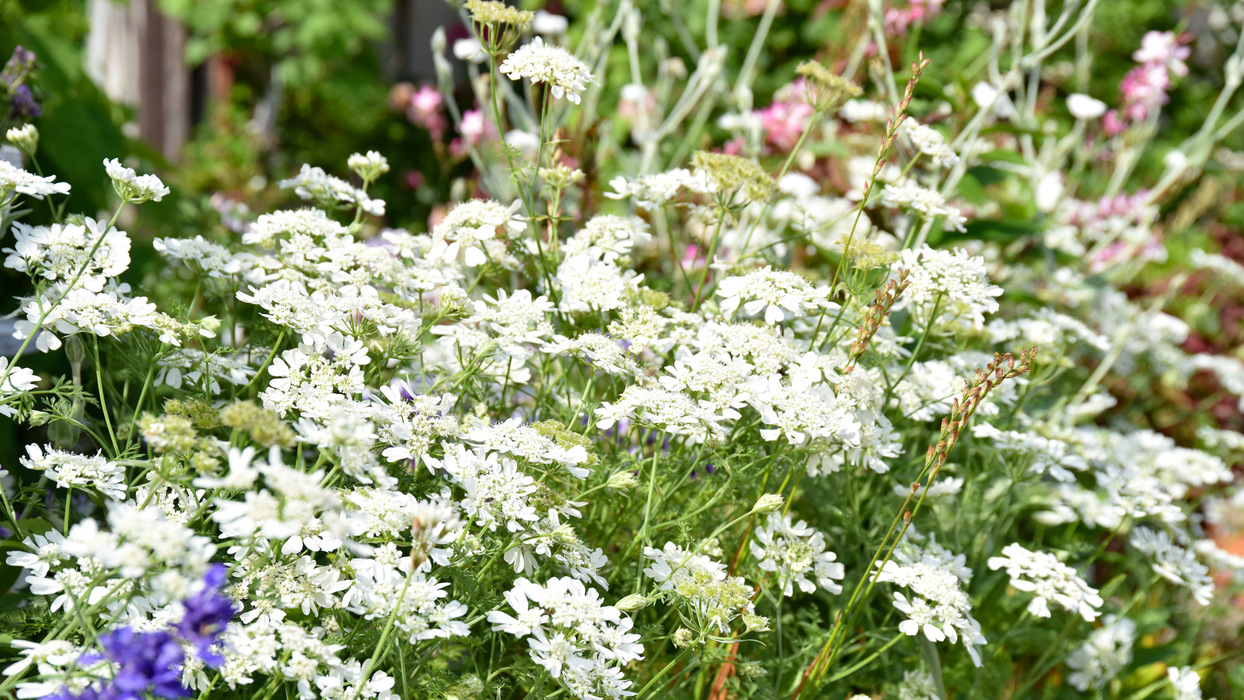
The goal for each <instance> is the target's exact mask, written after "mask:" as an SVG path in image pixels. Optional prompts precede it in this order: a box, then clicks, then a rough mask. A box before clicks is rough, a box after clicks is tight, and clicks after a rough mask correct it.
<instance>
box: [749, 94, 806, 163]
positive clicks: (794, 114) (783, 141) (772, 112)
mask: <svg viewBox="0 0 1244 700" xmlns="http://www.w3.org/2000/svg"><path fill="white" fill-rule="evenodd" d="M814 111H815V110H813V109H812V105H810V104H808V103H807V102H804V101H803V100H802V99H797V98H792V99H788V100H779V101H774V102H773V104H771V105H769V106H768V107H765V108H764V109H762V110H759V111H758V112H756V114H758V115H760V124H761V128H763V129H764V131H765V140H767V141H768V142H769V143H771V144H772V145H773V146H774V147H775V148H777V149H778V150H779V151H789V150H791V149H792V148H794V147H795V144H796V143H797V142H798V141H799V137H800V136H801V135H802V134H803V130H804V129H806V128H807V126H808V120H809V119H811V118H812V113H813V112H814Z"/></svg>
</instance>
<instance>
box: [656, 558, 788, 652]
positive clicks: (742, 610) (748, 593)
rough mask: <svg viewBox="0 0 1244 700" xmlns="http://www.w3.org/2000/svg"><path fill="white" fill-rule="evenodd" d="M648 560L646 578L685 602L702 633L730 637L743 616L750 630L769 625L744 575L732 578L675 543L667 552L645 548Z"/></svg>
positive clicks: (718, 564)
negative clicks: (732, 625) (713, 633)
mask: <svg viewBox="0 0 1244 700" xmlns="http://www.w3.org/2000/svg"><path fill="white" fill-rule="evenodd" d="M644 557H645V558H647V559H651V560H652V566H651V567H649V568H647V569H644V575H645V576H648V577H649V578H651V579H652V580H654V581H656V582H657V583H659V584H660V587H659V589H660V590H662V591H668V592H669V595H671V596H672V597H674V598H675V599H676V600H680V601H682V602H685V603H686V604H687V605H688V607H689V609H690V612H691V613H692V615H693V617H694V619H695V620H696V621H697V622H698V623H699V626H700V630H701V631H702V632H708V631H709V630H716V632H717V633H718V634H729V633H730V623H731V622H732V621H733V620H734V619H735V618H737V617H740V616H741V617H743V619H744V620H745V621H747V622H746V624H747V626H748V627H749V628H763V627H765V626H766V625H767V622H768V621H767V620H765V619H764V618H759V617H757V616H756V607H755V605H754V604H753V602H752V588H751V586H749V585H747V582H746V581H744V580H743V578H742V577H741V576H728V575H727V574H726V567H725V565H723V564H721V563H720V562H717V561H714V560H713V559H711V558H709V557H707V556H705V555H702V554H692V553H691V552H688V551H686V550H684V549H683V548H681V547H679V546H678V545H676V544H674V543H673V542H666V543H665V549H663V550H661V549H653V548H652V547H645V548H644Z"/></svg>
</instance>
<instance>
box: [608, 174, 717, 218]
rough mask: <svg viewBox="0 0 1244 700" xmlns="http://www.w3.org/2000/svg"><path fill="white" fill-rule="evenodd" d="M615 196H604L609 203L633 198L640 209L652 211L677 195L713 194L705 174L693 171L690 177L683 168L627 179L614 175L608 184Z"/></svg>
mask: <svg viewBox="0 0 1244 700" xmlns="http://www.w3.org/2000/svg"><path fill="white" fill-rule="evenodd" d="M609 186H610V187H612V188H613V189H614V190H615V192H606V193H605V196H606V197H609V198H610V199H625V198H627V197H633V198H634V199H635V203H636V205H638V206H639V207H640V208H641V209H655V208H657V207H659V206H662V205H665V204H667V203H669V202H670V201H671V200H673V199H674V198H675V197H677V196H678V195H679V194H680V193H681V192H683V191H686V192H689V193H691V194H708V193H710V192H712V191H713V187H714V185H713V183H712V181H711V180H710V179H709V176H708V173H706V172H704V171H703V170H697V171H695V172H694V173H693V172H691V171H690V170H685V169H683V168H675V169H674V170H670V171H668V172H664V173H656V174H655V175H644V176H643V177H638V178H628V177H624V176H622V175H618V176H617V177H615V178H613V179H612V180H610V181H609Z"/></svg>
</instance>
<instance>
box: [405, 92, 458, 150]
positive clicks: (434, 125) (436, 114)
mask: <svg viewBox="0 0 1244 700" xmlns="http://www.w3.org/2000/svg"><path fill="white" fill-rule="evenodd" d="M444 101H445V99H444V97H442V96H441V93H440V91H439V90H437V89H436V88H434V87H432V86H431V85H423V86H422V87H420V88H419V90H418V91H417V92H415V93H413V94H412V95H411V96H410V105H409V106H408V107H407V108H406V118H407V119H409V120H410V121H411V123H412V124H414V125H415V126H421V127H423V128H424V129H427V130H428V131H429V132H430V133H431V134H432V138H434V139H436V140H438V141H439V140H440V139H441V137H442V136H444V134H445V129H446V128H447V127H448V124H447V123H446V121H445V115H444V114H443V113H442V112H441V105H442V104H443V103H444Z"/></svg>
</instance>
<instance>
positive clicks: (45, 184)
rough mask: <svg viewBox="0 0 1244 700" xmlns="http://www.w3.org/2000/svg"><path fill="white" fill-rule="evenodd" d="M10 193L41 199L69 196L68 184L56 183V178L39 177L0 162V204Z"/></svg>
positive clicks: (5, 162)
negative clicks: (61, 195) (56, 195)
mask: <svg viewBox="0 0 1244 700" xmlns="http://www.w3.org/2000/svg"><path fill="white" fill-rule="evenodd" d="M12 192H17V193H19V194H25V195H30V196H31V197H34V198H35V199H43V198H44V197H46V196H48V195H53V194H69V183H67V182H56V178H55V177H53V176H51V175H49V176H48V177H39V176H38V175H33V174H31V173H28V172H26V171H25V170H22V169H21V168H19V167H16V166H15V165H13V164H12V163H10V162H9V161H7V160H0V202H2V201H4V200H5V199H6V198H7V197H8V196H9V194H10V193H12Z"/></svg>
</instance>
